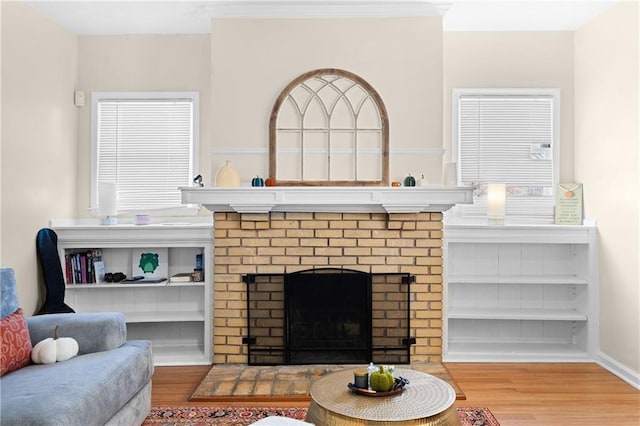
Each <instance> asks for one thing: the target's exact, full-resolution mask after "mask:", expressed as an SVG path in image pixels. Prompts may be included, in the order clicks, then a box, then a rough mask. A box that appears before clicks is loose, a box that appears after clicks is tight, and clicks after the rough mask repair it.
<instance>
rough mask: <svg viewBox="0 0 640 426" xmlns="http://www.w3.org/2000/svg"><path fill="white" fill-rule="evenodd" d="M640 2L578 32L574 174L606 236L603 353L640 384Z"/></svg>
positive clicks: (602, 280) (613, 10)
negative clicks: (632, 375) (627, 371)
mask: <svg viewBox="0 0 640 426" xmlns="http://www.w3.org/2000/svg"><path fill="white" fill-rule="evenodd" d="M638 9H639V6H638V3H635V2H634V3H631V2H628V3H622V4H619V5H616V6H614V7H612V8H611V9H610V10H608V11H607V12H606V13H605V14H603V15H602V16H600V17H599V18H597V19H596V20H594V21H593V22H591V23H589V24H588V25H585V26H584V27H582V28H580V29H579V30H578V31H576V33H575V69H576V74H575V91H576V101H575V105H576V108H575V113H576V119H575V122H576V127H575V136H576V146H575V177H576V180H577V181H580V182H583V183H584V187H585V208H586V213H587V215H589V216H592V217H595V218H597V220H598V229H599V232H600V265H599V266H600V268H599V269H600V349H601V351H602V352H603V353H604V354H605V357H610V358H613V359H615V360H616V361H617V362H619V363H620V364H622V365H623V366H624V367H626V368H628V369H630V370H632V371H634V372H635V374H636V380H637V381H638V383H637V385H640V380H639V379H638V378H637V377H638V375H640V286H639V285H638V284H639V283H640V272H639V270H638V263H639V262H638V259H640V247H639V244H640V237H639V236H640V229H639V228H640V212H639V206H640V171H639V170H640V161H639V159H640V157H639V143H638V141H639V139H640V131H639V128H638V121H639V117H640V109H639V99H640V96H639V81H640V72H639V68H640V67H639V61H640V58H639V55H640V54H639V51H640V45H639V40H640V34H639V33H638V24H639V21H640V19H639V13H640V12H639V10H638Z"/></svg>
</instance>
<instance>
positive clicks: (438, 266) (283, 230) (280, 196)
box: [181, 186, 472, 364]
mask: <svg viewBox="0 0 640 426" xmlns="http://www.w3.org/2000/svg"><path fill="white" fill-rule="evenodd" d="M181 190H182V194H183V202H184V203H189V204H201V205H204V206H205V207H206V208H207V209H209V210H211V211H213V212H214V215H213V220H214V235H213V239H214V259H213V260H212V261H213V272H214V278H213V292H212V293H213V301H212V306H213V309H212V321H211V324H212V334H213V339H212V341H213V348H212V349H213V350H212V352H213V359H212V361H213V363H215V364H224V363H239V364H247V363H253V362H255V360H254V359H250V358H253V357H254V356H255V355H257V354H260V356H261V357H262V359H261V360H260V363H266V364H278V363H282V364H283V363H285V361H286V360H285V355H284V349H283V348H284V339H285V338H286V336H285V327H284V292H283V288H284V279H283V276H284V275H285V274H292V273H296V272H300V271H307V270H314V269H321V268H334V269H337V270H343V269H349V270H353V271H359V272H363V273H367V274H372V275H371V279H372V286H371V300H372V309H371V312H372V314H371V321H372V333H371V338H372V344H371V350H372V355H371V358H372V359H374V360H376V361H375V362H378V363H389V364H400V363H401V362H398V361H397V359H398V357H399V356H407V357H408V358H409V362H411V363H414V362H441V360H442V359H441V354H442V328H443V324H442V296H443V294H442V293H443V286H442V254H443V253H442V212H443V211H445V210H447V209H449V208H450V207H451V206H452V205H454V204H458V203H471V202H472V189H471V188H461V187H460V188H458V187H437V186H434V187H426V188H415V187H414V188H391V187H376V188H365V187H342V188H337V187H264V188H245V187H242V188H207V187H204V188H197V187H189V188H181ZM394 274H398V275H394ZM403 274H406V275H411V276H414V277H415V282H413V283H412V284H411V285H410V288H409V289H408V290H407V289H406V287H402V286H403V285H404V286H406V284H402V279H401V276H402V275H403ZM250 275H253V276H255V283H253V284H251V285H256V286H258V287H259V288H261V289H264V290H265V292H264V293H263V294H261V295H259V296H257V297H262V298H264V303H265V304H267V305H268V306H280V308H278V309H281V313H280V314H274V315H272V317H271V318H269V321H270V322H272V323H274V324H279V325H281V327H272V328H269V329H264V330H258V329H256V328H255V325H253V328H252V331H251V332H249V328H250V327H251V326H252V324H251V323H250V322H249V317H250V314H249V310H248V302H249V300H248V297H250V296H248V293H247V286H248V285H249V284H247V283H246V282H245V281H243V277H246V276H250ZM389 285H391V286H390V287H386V288H389V289H391V290H389V291H385V290H384V288H385V286H389ZM392 285H396V286H398V287H397V288H396V289H393V286H392ZM407 292H408V293H407ZM253 300H258V299H253ZM406 300H409V301H410V306H409V308H408V311H406V310H404V309H402V308H401V309H399V310H398V308H397V306H398V304H400V303H405V301H406ZM376 306H379V308H376ZM407 312H408V314H407ZM278 315H280V316H278ZM397 321H406V323H408V325H406V324H405V325H401V326H398V325H397ZM378 324H380V328H377V325H378ZM405 326H406V327H407V328H408V330H409V331H408V332H407V331H406V330H405ZM385 327H386V328H385ZM383 329H385V330H387V331H386V332H385V333H386V335H385V334H384V333H383V332H382V330H383ZM278 330H280V331H278ZM260 333H263V334H260ZM253 338H255V339H256V341H255V343H249V341H252V339H253ZM377 338H378V339H380V341H377V340H376V339H377ZM257 349H260V350H262V352H259V351H257ZM407 353H408V355H406V354H407ZM400 354H402V355H400ZM296 356H297V355H296ZM270 357H271V358H270ZM294 359H295V357H294ZM386 359H389V360H390V361H385V360H386Z"/></svg>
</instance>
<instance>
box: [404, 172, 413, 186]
mask: <svg viewBox="0 0 640 426" xmlns="http://www.w3.org/2000/svg"><path fill="white" fill-rule="evenodd" d="M404 186H416V178H414V177H413V176H411V175H409V176H407V177H406V178H404Z"/></svg>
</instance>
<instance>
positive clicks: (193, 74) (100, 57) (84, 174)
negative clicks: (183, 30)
mask: <svg viewBox="0 0 640 426" xmlns="http://www.w3.org/2000/svg"><path fill="white" fill-rule="evenodd" d="M209 39H210V37H209V35H183V36H165V35H162V36H159V35H156V36H154V35H149V36H82V37H79V38H78V88H79V89H80V90H83V91H85V93H86V99H87V103H86V106H85V107H83V108H79V109H78V177H79V179H78V206H77V208H78V216H80V217H83V216H90V211H89V207H90V206H91V192H90V183H91V92H95V91H98V92H100V91H197V92H199V93H200V158H201V160H200V167H199V168H197V170H199V171H198V172H197V173H202V174H203V175H204V174H205V173H208V172H209V154H208V153H209V141H210V140H211V95H210V93H211V91H210V90H209V87H210V85H211V77H210V72H209V70H210V62H211V61H210V59H209V54H210V48H209ZM197 173H196V174H197Z"/></svg>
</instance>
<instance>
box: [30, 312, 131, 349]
mask: <svg viewBox="0 0 640 426" xmlns="http://www.w3.org/2000/svg"><path fill="white" fill-rule="evenodd" d="M27 323H28V324H29V333H30V334H31V344H32V345H35V344H37V343H38V342H40V341H42V340H44V339H46V338H47V337H53V334H54V332H55V329H56V326H59V328H58V335H59V336H63V337H73V338H74V339H76V341H77V342H78V347H79V351H78V354H80V355H83V354H87V353H91V352H99V351H108V350H110V349H115V348H119V347H120V346H122V345H124V342H126V340H127V323H126V321H125V317H124V315H123V314H122V313H120V312H83V313H78V314H46V315H36V316H33V317H27Z"/></svg>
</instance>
